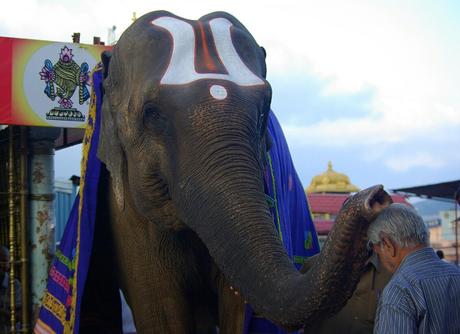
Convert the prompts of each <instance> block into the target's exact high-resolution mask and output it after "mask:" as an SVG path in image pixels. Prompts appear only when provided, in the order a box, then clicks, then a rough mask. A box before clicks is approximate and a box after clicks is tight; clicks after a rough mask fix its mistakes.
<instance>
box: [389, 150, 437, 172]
mask: <svg viewBox="0 0 460 334" xmlns="http://www.w3.org/2000/svg"><path fill="white" fill-rule="evenodd" d="M384 163H385V165H386V166H388V167H389V168H391V169H392V170H394V171H397V172H406V171H408V170H410V169H413V168H418V167H423V168H429V169H439V168H441V167H444V166H445V161H443V160H442V158H439V157H436V156H434V155H433V154H430V153H417V154H416V155H404V156H395V157H391V158H388V159H385V161H384Z"/></svg>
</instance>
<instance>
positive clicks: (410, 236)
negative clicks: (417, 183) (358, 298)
mask: <svg viewBox="0 0 460 334" xmlns="http://www.w3.org/2000/svg"><path fill="white" fill-rule="evenodd" d="M368 237H369V240H370V242H372V244H373V246H372V247H373V249H374V251H375V252H376V253H377V254H378V256H379V258H380V260H381V263H382V264H383V265H384V266H385V267H386V268H387V269H388V270H389V271H390V272H392V273H394V274H393V277H392V279H391V280H390V282H389V283H388V285H387V286H386V287H385V289H384V290H383V294H382V297H381V298H380V300H379V306H378V309H377V317H376V321H375V327H374V333H440V334H441V333H442V334H446V333H460V316H459V315H460V270H459V269H458V268H456V267H455V266H453V265H451V264H448V263H446V262H444V261H442V260H440V259H439V257H438V256H437V255H436V253H435V252H434V250H433V249H432V248H430V247H429V246H428V239H429V237H428V230H427V227H426V225H425V223H424V222H423V220H422V218H421V217H420V216H419V215H418V214H417V213H416V212H415V210H414V209H412V208H410V207H408V206H406V205H403V204H392V205H390V206H389V207H388V208H386V209H384V210H383V211H382V213H381V214H380V215H379V216H378V217H377V219H376V220H375V221H374V222H373V223H372V224H371V225H370V227H369V230H368Z"/></svg>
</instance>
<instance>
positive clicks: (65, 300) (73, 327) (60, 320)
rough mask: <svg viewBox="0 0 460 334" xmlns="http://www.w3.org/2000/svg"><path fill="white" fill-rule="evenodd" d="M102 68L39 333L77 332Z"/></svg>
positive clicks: (90, 229) (97, 167)
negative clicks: (76, 188) (76, 189)
mask: <svg viewBox="0 0 460 334" xmlns="http://www.w3.org/2000/svg"><path fill="white" fill-rule="evenodd" d="M101 84H102V69H101V68H100V66H99V67H97V68H96V69H95V70H94V72H93V91H92V96H91V106H90V111H89V115H88V122H87V126H86V131H85V136H84V138H83V157H82V161H81V179H80V190H79V194H78V196H77V198H76V199H75V202H74V205H73V208H72V210H71V213H70V216H69V219H68V222H67V225H66V228H65V231H64V235H63V237H62V239H61V243H60V244H59V247H58V249H57V251H56V256H55V258H54V259H53V261H52V263H51V268H50V272H49V275H48V282H47V287H46V291H45V294H44V297H43V300H42V306H41V308H40V311H39V316H38V319H37V322H36V325H35V328H34V333H36V334H54V333H57V334H61V333H65V334H70V333H78V331H79V325H80V323H79V320H80V317H79V315H80V309H81V304H82V299H83V292H84V287H85V282H86V278H87V275H88V269H89V265H90V259H91V250H92V246H93V237H94V224H95V220H96V207H97V193H98V192H97V189H98V185H99V175H100V171H101V161H100V160H99V159H98V158H97V156H96V152H97V144H98V142H99V129H100V115H99V111H100V109H101V102H102V96H101V94H102V90H101Z"/></svg>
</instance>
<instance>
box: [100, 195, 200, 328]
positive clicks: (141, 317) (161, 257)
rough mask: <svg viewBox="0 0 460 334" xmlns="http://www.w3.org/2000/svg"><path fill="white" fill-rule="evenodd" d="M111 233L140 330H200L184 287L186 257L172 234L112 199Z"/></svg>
mask: <svg viewBox="0 0 460 334" xmlns="http://www.w3.org/2000/svg"><path fill="white" fill-rule="evenodd" d="M107 212H108V214H109V215H110V217H108V221H109V222H110V226H111V234H112V237H113V240H114V248H115V249H114V253H115V254H114V255H115V258H116V259H117V264H118V266H117V268H114V269H115V270H114V272H113V275H114V277H115V276H117V278H118V280H119V283H120V287H121V289H122V290H123V293H124V294H125V297H126V300H127V302H128V304H129V306H130V307H131V310H132V312H133V317H134V321H135V325H136V329H137V332H138V333H165V334H167V333H171V334H175V333H177V334H186V333H190V334H192V333H196V331H195V323H194V319H193V312H191V311H190V310H191V309H192V307H191V305H190V303H191V302H190V300H189V298H188V297H187V293H186V291H184V287H183V284H181V281H180V280H181V279H182V278H183V277H184V273H183V270H184V268H183V266H182V263H181V261H184V260H183V258H182V257H181V255H179V254H176V253H175V250H174V245H173V242H172V241H171V238H170V237H168V234H166V235H165V234H164V233H163V234H162V233H159V231H158V230H157V228H156V226H155V225H154V224H152V223H149V222H146V221H145V220H143V219H141V218H140V217H139V216H137V215H136V214H135V213H134V211H133V210H132V208H131V206H130V204H129V202H128V203H127V205H126V206H125V209H124V210H123V211H119V210H118V208H117V207H116V204H115V203H114V202H112V204H109V210H107Z"/></svg>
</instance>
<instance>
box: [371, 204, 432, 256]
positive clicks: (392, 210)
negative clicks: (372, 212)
mask: <svg viewBox="0 0 460 334" xmlns="http://www.w3.org/2000/svg"><path fill="white" fill-rule="evenodd" d="M367 236H368V238H369V241H371V242H372V243H373V244H378V243H380V242H381V241H382V238H383V237H384V236H386V237H388V238H390V239H391V240H392V241H394V242H395V243H396V244H397V245H398V246H399V247H413V246H416V245H425V246H428V243H429V232H428V228H427V227H426V225H425V222H424V221H423V219H422V217H420V215H419V214H418V213H417V212H416V211H415V210H414V209H413V208H412V207H410V206H408V205H405V204H399V203H394V204H391V205H390V206H389V207H387V208H385V209H384V210H383V211H382V212H381V213H380V214H379V216H378V217H377V218H376V219H375V221H373V222H372V223H371V225H370V226H369V229H368V231H367Z"/></svg>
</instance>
